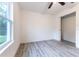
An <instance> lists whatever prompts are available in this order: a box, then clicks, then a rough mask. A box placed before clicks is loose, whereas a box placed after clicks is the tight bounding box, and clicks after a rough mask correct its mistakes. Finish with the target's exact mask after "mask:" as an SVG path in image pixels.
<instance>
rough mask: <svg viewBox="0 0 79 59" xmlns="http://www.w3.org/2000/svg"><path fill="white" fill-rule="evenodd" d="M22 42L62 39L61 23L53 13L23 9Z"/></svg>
mask: <svg viewBox="0 0 79 59" xmlns="http://www.w3.org/2000/svg"><path fill="white" fill-rule="evenodd" d="M21 15H22V19H21V20H22V21H21V23H22V26H21V27H22V28H21V29H22V34H21V35H22V41H21V42H22V43H27V42H35V41H43V40H50V39H55V40H58V41H59V40H60V34H59V33H60V27H59V26H60V24H59V21H58V19H56V17H55V16H53V15H48V14H41V13H35V12H31V11H25V10H22V14H21Z"/></svg>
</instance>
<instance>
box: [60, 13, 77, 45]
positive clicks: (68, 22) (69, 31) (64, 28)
mask: <svg viewBox="0 0 79 59" xmlns="http://www.w3.org/2000/svg"><path fill="white" fill-rule="evenodd" d="M61 41H62V42H66V43H67V44H69V45H74V46H75V42H76V12H74V13H71V14H68V15H65V16H63V17H61Z"/></svg>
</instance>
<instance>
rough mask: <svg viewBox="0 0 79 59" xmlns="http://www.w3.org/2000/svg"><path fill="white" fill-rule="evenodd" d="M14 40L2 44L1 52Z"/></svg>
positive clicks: (0, 46)
mask: <svg viewBox="0 0 79 59" xmlns="http://www.w3.org/2000/svg"><path fill="white" fill-rule="evenodd" d="M13 42H14V41H13V40H12V41H9V42H5V43H4V44H1V45H0V54H2V53H3V52H4V51H5V50H6V49H7V48H8V47H9V46H10V45H12V43H13Z"/></svg>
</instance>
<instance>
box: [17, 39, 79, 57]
mask: <svg viewBox="0 0 79 59" xmlns="http://www.w3.org/2000/svg"><path fill="white" fill-rule="evenodd" d="M16 57H79V49H78V48H75V47H74V46H72V45H70V44H68V43H67V44H66V43H65V42H58V41H54V40H49V41H40V42H34V43H33V42H32V43H27V44H21V45H20V47H19V50H18V52H17V53H16Z"/></svg>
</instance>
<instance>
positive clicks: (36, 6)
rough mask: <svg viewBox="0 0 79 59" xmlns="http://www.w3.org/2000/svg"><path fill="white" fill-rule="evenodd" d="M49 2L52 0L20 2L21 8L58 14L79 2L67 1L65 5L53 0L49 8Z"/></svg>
mask: <svg viewBox="0 0 79 59" xmlns="http://www.w3.org/2000/svg"><path fill="white" fill-rule="evenodd" d="M49 4H50V2H20V3H19V5H20V7H21V9H24V10H28V11H33V12H39V13H48V14H57V13H59V12H62V11H63V10H65V9H68V8H72V7H74V6H75V5H76V4H78V3H77V2H75V3H70V2H65V5H64V6H61V5H60V4H59V3H58V2H53V5H52V7H51V8H50V9H48V6H49Z"/></svg>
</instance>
